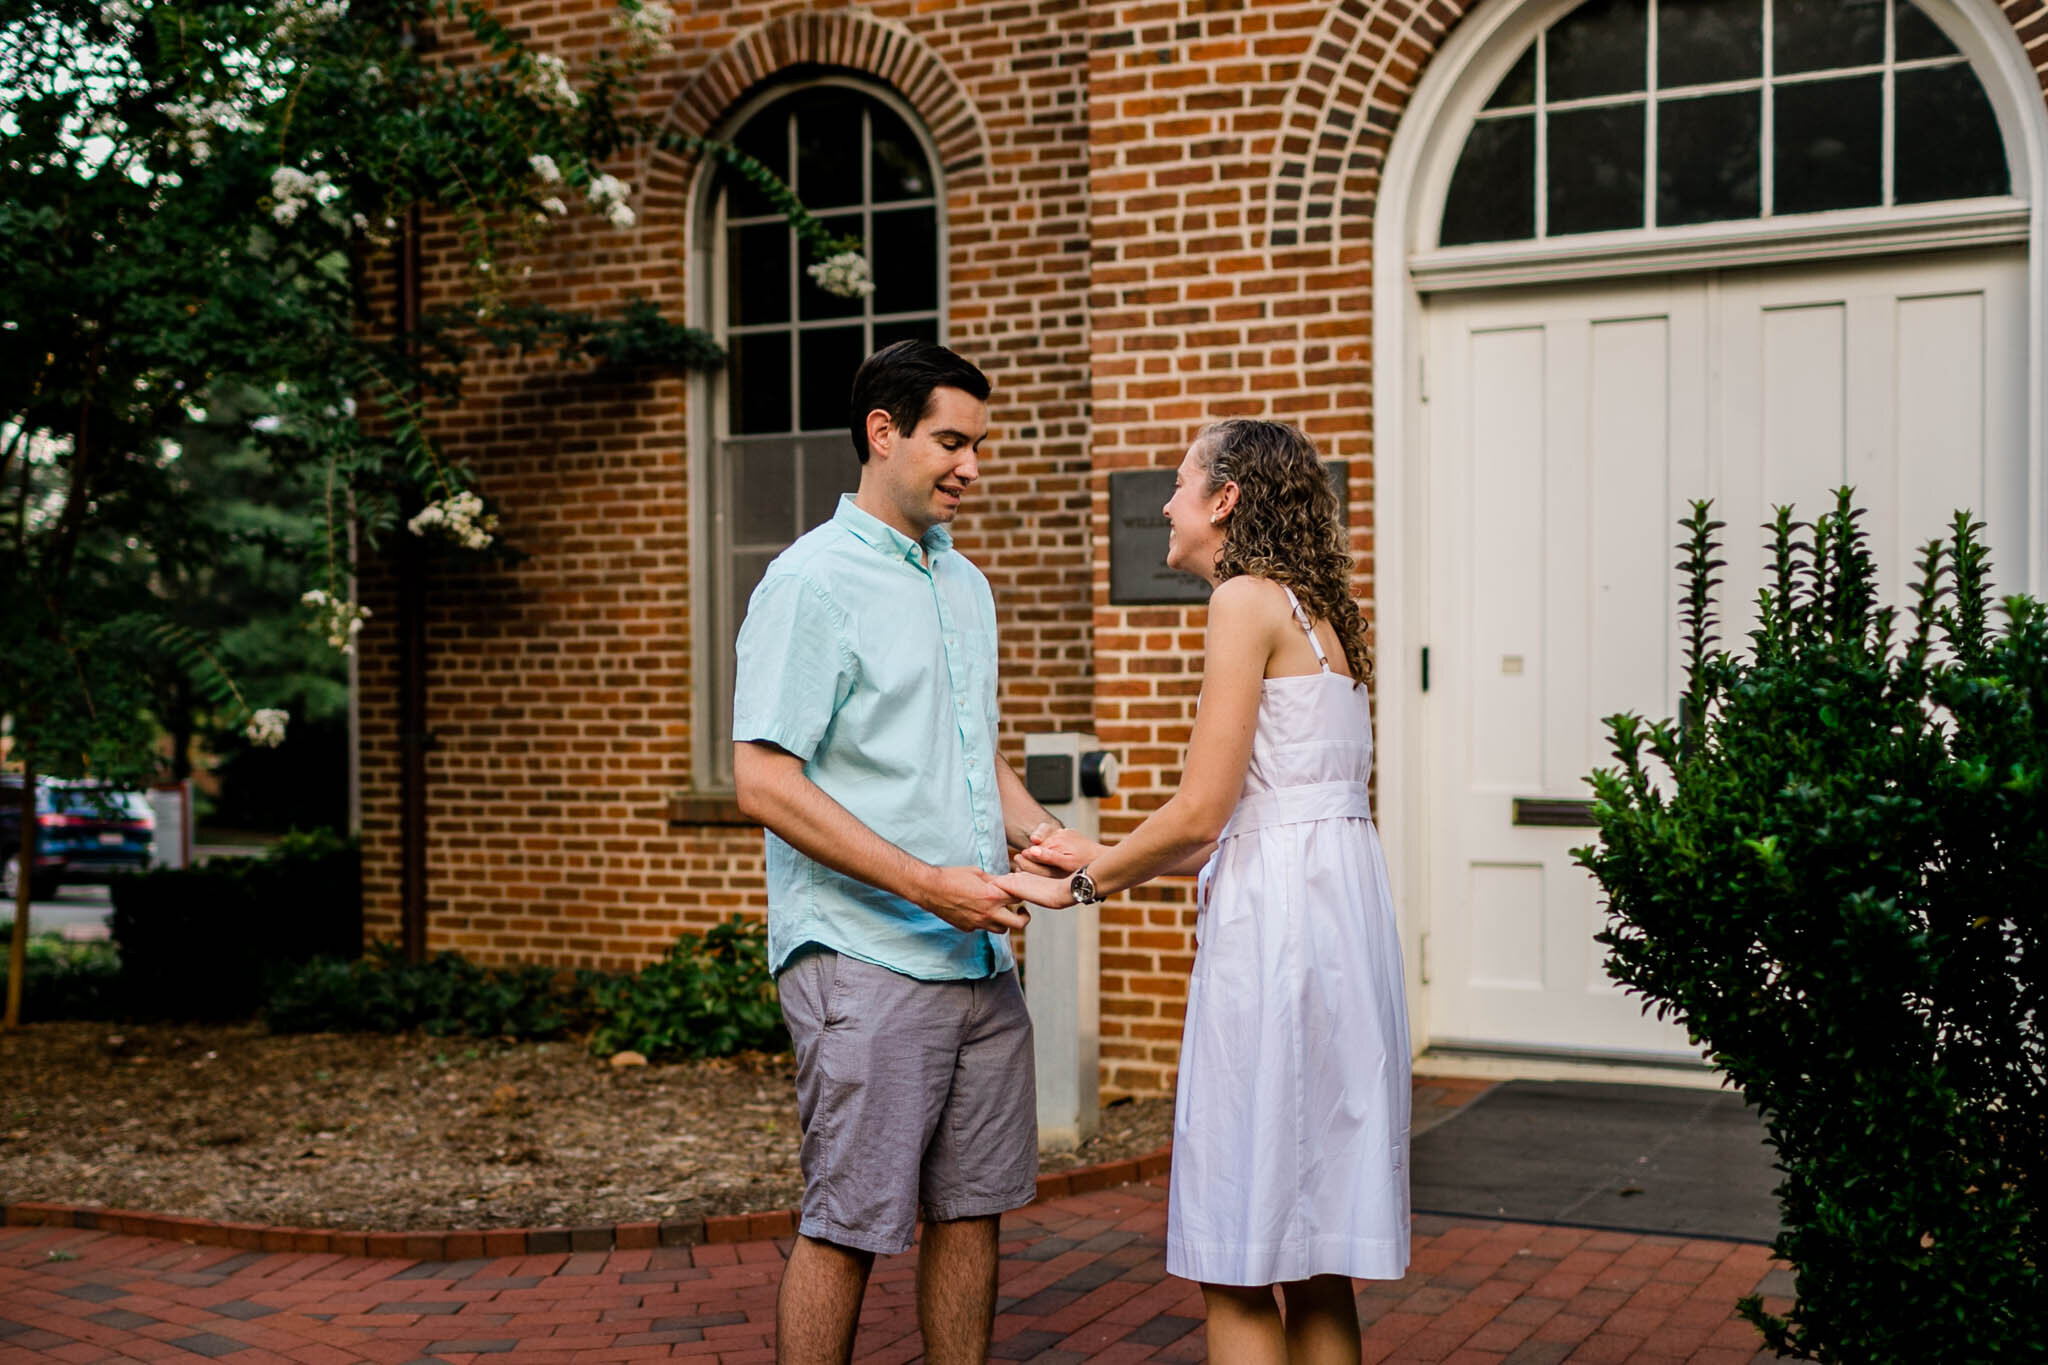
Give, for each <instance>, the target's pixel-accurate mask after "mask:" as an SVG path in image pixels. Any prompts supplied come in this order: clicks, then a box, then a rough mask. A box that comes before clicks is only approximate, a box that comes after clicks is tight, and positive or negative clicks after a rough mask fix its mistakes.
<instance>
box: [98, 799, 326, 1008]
mask: <svg viewBox="0 0 2048 1365" xmlns="http://www.w3.org/2000/svg"><path fill="white" fill-rule="evenodd" d="M111 892H112V898H113V902H114V916H113V930H114V942H115V943H116V944H117V945H118V946H119V948H120V953H121V985H120V1001H121V1012H122V1013H123V1014H124V1015H127V1016H130V1017H143V1018H163V1019H242V1018H247V1017H248V1016H249V1015H251V1014H254V1013H255V1012H256V1008H257V1006H258V1005H259V1004H261V1003H262V1001H263V999H264V996H265V994H266V992H267V990H268V987H269V985H270V983H271V982H273V981H274V980H276V979H277V977H278V976H279V975H280V974H281V973H283V972H285V971H289V970H290V969H291V968H293V967H296V966H297V965H298V964H299V963H302V962H305V961H307V960H308V959H311V958H314V957H318V956H322V955H329V956H337V955H338V956H347V957H353V956H355V955H356V954H357V953H359V952H360V951H361V950H362V942H363V886H362V857H361V854H360V852H359V851H358V849H357V848H356V846H355V844H354V843H353V842H352V841H350V840H345V839H342V838H340V837H339V836H337V835H335V834H332V833H330V832H327V831H324V830H323V831H316V832H312V833H293V834H288V835H286V836H284V837H283V838H281V839H279V840H278V841H277V842H276V843H275V844H273V845H272V846H271V847H270V849H269V850H268V851H267V852H266V853H265V854H264V856H262V857H260V858H217V859H214V860H213V861H211V862H207V863H202V864H201V865H199V866H197V867H189V868H176V869H171V868H160V869H157V870H155V871H151V872H142V873H137V874H135V875H133V876H128V877H119V878H116V879H115V880H114V882H113V883H112V887H111Z"/></svg>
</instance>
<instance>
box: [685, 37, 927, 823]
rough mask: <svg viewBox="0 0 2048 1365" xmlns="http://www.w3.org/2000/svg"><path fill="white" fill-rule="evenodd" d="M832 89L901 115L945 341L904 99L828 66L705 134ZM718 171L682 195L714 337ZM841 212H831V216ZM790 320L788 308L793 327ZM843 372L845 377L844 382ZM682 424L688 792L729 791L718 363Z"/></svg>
mask: <svg viewBox="0 0 2048 1365" xmlns="http://www.w3.org/2000/svg"><path fill="white" fill-rule="evenodd" d="M832 86H837V87H842V88H846V89H851V90H855V91H858V92H859V93H860V94H863V95H866V96H868V97H870V98H872V99H874V100H876V101H878V102H879V103H881V104H883V105H886V106H887V107H888V108H889V109H891V110H892V111H893V112H894V113H895V114H896V115H897V116H898V117H899V118H901V119H902V120H903V122H904V125H905V126H906V127H908V128H909V129H910V130H911V133H912V135H913V136H915V137H916V138H917V140H918V144H919V146H920V147H921V148H922V150H923V152H924V157H925V164H926V165H927V166H928V167H929V168H930V170H931V175H932V192H931V195H930V196H929V197H930V199H931V200H932V203H933V206H934V213H935V217H936V220H937V243H938V246H937V252H936V255H937V257H938V259H937V260H936V261H935V262H934V263H933V272H934V282H935V285H936V287H937V291H938V308H937V314H938V316H937V320H936V325H937V330H938V338H939V341H940V342H941V344H943V343H944V342H945V341H946V337H947V304H948V303H949V301H950V298H951V287H950V286H951V281H950V277H949V267H948V258H949V255H950V252H949V236H950V225H949V224H948V222H947V214H946V181H945V169H944V163H943V162H942V161H941V159H940V157H939V149H938V144H937V143H936V142H935V141H934V140H933V138H932V135H931V130H930V129H929V128H927V127H926V126H925V123H924V120H923V119H922V118H921V117H920V116H919V115H918V113H917V111H916V110H915V109H914V108H912V107H911V105H910V103H909V102H908V101H907V100H905V99H904V98H903V97H902V96H901V95H899V94H898V93H897V92H896V91H894V90H892V89H890V88H889V87H888V86H886V85H883V84H882V83H880V82H878V81H874V80H869V79H863V78H861V77H859V76H857V75H853V74H851V73H840V72H832V73H827V74H821V75H817V76H813V77H809V78H807V79H802V80H788V81H774V82H770V83H768V84H766V85H764V86H763V87H762V88H761V89H759V90H757V91H756V92H755V93H753V94H752V95H750V96H748V97H747V98H746V99H745V100H742V101H741V102H740V103H739V104H738V105H736V106H734V108H733V110H732V112H731V113H730V114H729V115H727V117H726V118H725V119H724V120H723V121H722V122H721V123H720V124H719V125H718V127H717V128H716V129H714V130H713V132H712V134H711V135H712V136H713V137H715V138H721V139H726V138H731V137H732V136H734V135H735V134H737V133H738V132H739V130H740V129H741V128H743V127H745V126H746V124H747V122H748V121H749V120H750V119H752V118H753V117H754V116H755V115H757V114H759V113H761V112H763V111H764V110H765V109H766V108H767V107H768V106H769V105H771V104H775V103H777V102H779V101H781V100H784V99H787V98H788V97H790V96H792V95H796V94H800V93H802V92H803V91H806V90H815V89H819V88H823V87H832ZM718 170H719V167H718V165H717V164H715V163H713V162H711V161H710V160H709V159H708V158H707V159H705V160H704V161H702V162H700V163H699V165H698V168H697V174H696V177H695V180H694V183H693V185H692V187H691V193H690V196H689V223H688V228H687V240H688V243H689V247H688V266H687V269H688V286H689V288H688V293H689V307H688V316H689V321H690V325H691V326H693V327H699V328H702V329H703V330H705V331H707V332H709V333H711V334H712V335H713V336H714V337H717V338H718V339H719V340H720V342H721V344H722V343H723V342H724V341H725V340H726V338H727V337H728V335H729V333H728V324H727V320H728V318H729V317H730V311H729V299H728V297H727V289H726V279H725V271H724V270H723V269H722V266H723V262H724V251H725V226H726V225H725V221H724V218H723V215H722V213H721V212H720V211H719V206H718V204H717V203H716V189H717V185H718ZM923 202H924V199H923V198H919V199H916V200H907V201H902V205H901V206H903V207H910V206H913V205H916V204H921V203H923ZM882 207H883V209H884V210H885V211H886V210H887V209H893V208H896V207H898V203H897V202H896V201H891V202H890V203H889V204H886V205H883V206H882ZM862 208H863V212H864V213H869V212H872V211H873V210H874V208H875V206H874V205H873V204H872V202H870V201H867V200H863V204H862ZM843 211H844V210H843V209H833V210H830V212H832V213H839V212H843ZM791 307H792V309H794V307H795V299H794V296H792V299H791ZM892 316H893V315H892ZM846 322H847V320H846V319H843V318H842V319H835V320H833V322H832V323H830V324H824V323H821V325H835V326H842V327H843V326H845V325H846ZM794 325H795V320H794V316H793V315H792V326H794ZM763 330H771V329H766V328H764V329H763ZM772 330H785V329H780V328H777V329H772ZM851 378H852V376H850V375H849V376H848V379H849V380H851ZM792 397H794V395H793V396H792ZM791 420H792V422H794V421H796V420H799V414H798V412H797V411H796V409H794V408H792V410H791ZM687 431H688V439H689V452H688V457H687V460H686V462H685V476H686V478H687V479H688V481H689V488H688V494H689V496H688V498H687V503H688V509H689V536H690V552H689V574H690V583H689V603H690V624H691V631H690V635H691V642H690V679H691V686H690V696H691V705H690V735H691V755H690V780H691V787H692V790H693V791H694V792H696V793H698V794H702V795H709V796H727V795H730V794H731V792H732V789H733V787H732V772H731V768H732V756H731V754H730V752H720V750H725V749H729V745H727V744H724V743H721V742H720V741H719V740H718V739H717V732H718V730H719V727H718V726H717V725H716V724H715V723H714V719H713V718H714V716H715V715H716V714H717V712H716V711H714V710H713V709H712V708H714V707H721V706H729V705H730V704H731V698H730V697H720V696H718V695H716V693H717V692H719V691H720V690H721V689H720V684H719V673H720V668H719V664H718V655H717V651H718V650H720V649H722V648H723V647H724V645H723V642H722V641H721V640H718V639H715V638H714V636H716V635H717V634H718V631H717V623H718V620H719V607H718V601H719V595H720V593H722V592H723V591H724V586H725V581H726V580H725V574H726V573H727V572H729V568H728V566H726V565H724V564H721V563H719V562H717V561H718V556H717V555H716V554H715V553H714V550H715V547H716V546H717V545H718V544H719V543H720V542H721V541H722V539H723V536H722V535H721V533H720V522H721V519H722V517H723V515H724V513H723V502H724V499H723V496H722V495H723V488H722V485H721V482H720V474H719V456H720V453H721V451H722V449H723V446H724V444H725V443H726V442H727V441H729V440H730V439H731V421H730V414H729V410H728V400H727V384H726V375H725V371H724V370H723V369H722V368H721V369H717V370H711V371H706V372H701V373H698V374H696V375H693V376H692V377H691V382H690V387H689V420H688V423H687ZM846 439H848V438H847V437H846V436H845V435H842V436H841V440H846ZM847 458H848V459H852V458H853V452H852V451H851V449H849V450H848V451H847ZM735 624H736V623H735Z"/></svg>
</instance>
